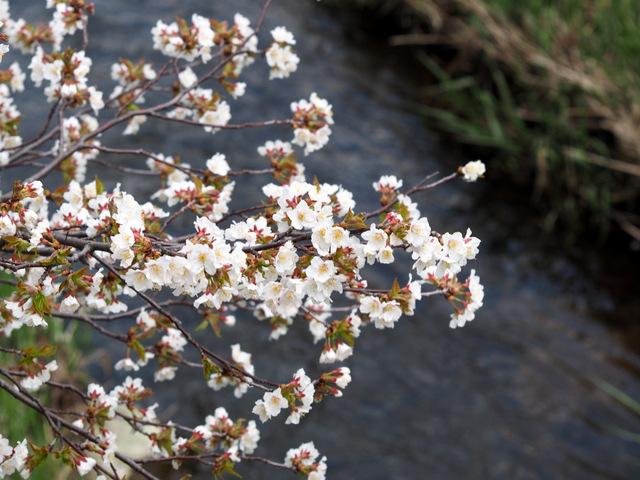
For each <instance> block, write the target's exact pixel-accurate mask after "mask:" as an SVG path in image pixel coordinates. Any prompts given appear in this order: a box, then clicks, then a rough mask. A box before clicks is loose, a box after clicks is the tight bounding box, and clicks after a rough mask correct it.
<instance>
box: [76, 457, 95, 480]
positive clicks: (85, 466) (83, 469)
mask: <svg viewBox="0 0 640 480" xmlns="http://www.w3.org/2000/svg"><path fill="white" fill-rule="evenodd" d="M95 465H96V461H95V460H94V459H93V458H91V457H83V458H82V459H80V463H78V464H77V466H76V468H77V470H78V473H79V474H80V476H82V477H84V476H85V475H86V474H87V473H89V472H90V471H91V470H93V467H95Z"/></svg>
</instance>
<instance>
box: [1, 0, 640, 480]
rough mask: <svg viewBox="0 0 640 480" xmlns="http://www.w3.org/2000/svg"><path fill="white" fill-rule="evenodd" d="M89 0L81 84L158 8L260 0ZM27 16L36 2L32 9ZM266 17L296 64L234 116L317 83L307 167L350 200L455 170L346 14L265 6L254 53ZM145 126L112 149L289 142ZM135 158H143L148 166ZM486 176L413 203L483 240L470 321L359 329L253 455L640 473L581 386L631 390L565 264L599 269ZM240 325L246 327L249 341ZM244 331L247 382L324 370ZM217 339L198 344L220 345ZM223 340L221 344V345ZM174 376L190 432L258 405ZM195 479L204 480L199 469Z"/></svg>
mask: <svg viewBox="0 0 640 480" xmlns="http://www.w3.org/2000/svg"><path fill="white" fill-rule="evenodd" d="M29 3H30V2H29ZM95 4H96V12H97V14H96V16H95V17H94V18H92V19H91V26H92V27H93V29H95V35H94V36H93V37H92V49H91V51H90V55H91V56H92V58H94V64H95V65H96V67H97V64H99V63H100V64H101V65H102V68H103V70H102V71H99V70H97V69H96V67H94V69H93V70H92V74H93V75H94V77H93V78H94V79H99V78H100V77H104V78H106V77H108V75H109V72H108V68H109V66H110V64H111V61H109V62H107V61H106V60H103V59H106V58H112V59H113V61H115V60H116V59H117V57H118V56H125V57H127V58H131V59H134V60H135V59H137V58H138V57H139V56H143V55H144V56H147V57H148V56H149V51H150V48H151V35H150V28H151V27H152V25H153V24H154V23H155V21H156V20H157V19H162V20H163V21H165V22H169V21H171V20H173V18H174V17H175V15H180V16H182V17H186V18H189V17H190V15H191V13H193V12H197V13H200V14H202V15H208V16H212V17H215V18H219V19H229V20H232V19H233V13H234V12H236V11H238V12H241V13H243V14H244V15H245V16H247V17H249V18H251V19H252V23H255V21H256V19H257V18H258V14H259V11H260V8H261V2H259V1H249V0H242V1H231V0H227V1H204V0H202V1H191V2H189V1H169V0H153V1H151V0H149V1H137V2H124V1H121V0H118V1H114V0H109V1H106V0H102V1H101V0H97V1H96V2H95ZM27 9H34V10H36V8H35V7H33V5H29V6H28V7H27ZM25 15H27V14H26V13H25ZM276 25H285V26H286V27H287V28H288V29H290V30H291V31H292V32H293V33H294V35H295V36H296V38H297V40H298V44H297V49H298V52H299V55H300V57H301V65H300V69H299V71H298V72H297V73H296V74H295V75H294V76H292V77H291V78H290V79H288V80H284V81H282V80H281V81H275V80H274V81H268V80H266V78H267V70H266V67H264V66H263V65H262V64H260V66H258V65H254V66H253V67H250V70H249V71H248V74H249V75H248V79H247V80H246V81H247V83H248V84H249V86H248V93H247V95H246V97H245V98H243V99H241V100H238V101H237V102H232V103H231V102H230V103H231V107H232V115H233V116H232V121H233V122H235V123H239V122H243V121H246V120H251V121H255V120H259V119H265V120H266V119H269V118H272V117H280V118H284V117H286V116H287V115H288V112H289V103H290V102H291V101H295V100H299V99H301V98H308V96H309V93H311V92H313V91H315V92H317V93H318V95H320V96H321V97H325V98H327V99H328V100H329V101H330V103H332V104H333V107H334V115H335V121H336V125H335V126H334V128H333V132H334V133H333V134H332V137H331V141H330V142H329V145H328V146H327V147H325V148H324V149H323V150H321V151H320V152H318V153H316V154H313V155H311V156H310V157H308V158H305V159H303V161H304V163H305V164H306V166H307V178H308V179H312V178H313V175H317V177H318V179H319V180H320V181H323V182H331V183H339V184H342V185H343V186H345V187H346V188H348V189H351V190H352V191H353V192H354V196H355V198H356V202H357V206H358V208H359V209H362V210H365V209H372V208H375V202H376V195H375V194H374V192H373V190H372V189H371V183H372V182H373V181H375V180H377V179H378V178H379V176H380V175H381V174H395V175H397V176H398V177H401V178H404V180H405V185H410V184H411V183H412V182H413V181H415V180H418V179H420V178H422V177H423V176H425V175H427V174H429V173H431V172H434V171H441V172H443V174H444V173H448V172H450V171H452V170H453V169H454V168H455V165H456V162H455V160H454V159H453V158H452V155H451V154H450V153H449V152H447V149H446V146H443V145H439V144H438V143H437V141H436V140H435V138H434V137H433V136H431V135H430V134H429V132H427V131H426V130H425V129H424V127H423V126H422V125H421V123H420V120H419V119H418V118H416V117H415V116H414V115H412V114H410V113H409V112H408V109H407V108H406V104H407V102H409V101H410V100H411V98H412V94H413V93H414V92H415V85H414V84H413V83H412V82H411V80H410V78H409V77H410V73H411V72H409V71H407V68H406V65H405V64H404V62H403V60H402V58H400V57H399V56H398V55H397V53H396V52H394V51H390V50H388V49H387V48H385V47H384V45H380V44H377V43H375V42H374V41H372V40H369V39H366V38H364V37H362V36H361V35H360V34H358V32H357V30H356V29H355V27H354V26H353V25H351V24H350V23H349V21H348V20H346V19H344V18H340V15H339V14H338V13H336V12H332V11H329V10H327V9H325V8H323V7H322V6H321V5H318V4H317V3H316V2H315V1H311V0H309V1H303V0H286V1H285V0H276V1H274V4H273V7H272V9H271V10H270V13H269V15H268V18H267V22H266V28H265V30H264V31H263V35H262V39H263V40H262V43H261V45H262V46H264V45H266V44H267V42H268V34H267V32H268V31H269V30H270V29H271V28H273V27H274V26H276ZM156 59H157V60H156V63H157V64H159V63H160V59H159V58H158V57H156ZM96 75H98V76H96ZM94 81H95V80H94ZM99 85H100V86H103V85H109V87H106V86H104V87H102V88H103V89H104V90H105V91H110V88H111V83H110V82H109V81H108V80H107V81H106V82H104V81H103V82H101V83H99ZM149 126H150V123H148V124H147V125H145V126H143V133H141V135H140V136H139V137H137V138H135V139H133V140H126V141H125V144H126V145H136V144H137V143H136V142H140V143H141V144H142V146H144V147H145V148H148V149H151V150H152V151H156V152H161V151H162V152H165V153H167V154H174V155H175V154H178V153H179V154H181V155H182V158H183V160H184V161H187V162H188V163H191V164H192V165H204V161H205V160H206V159H207V158H209V157H210V156H211V155H212V154H213V153H215V152H217V151H221V152H225V153H226V154H227V158H228V160H229V161H230V164H231V165H232V168H233V169H239V168H241V167H244V166H251V167H255V166H256V161H257V155H256V153H255V149H256V147H257V146H259V145H261V144H262V143H263V142H264V140H267V139H276V138H281V139H283V140H287V139H289V138H290V136H291V133H290V131H289V129H271V130H255V131H252V132H251V133H249V134H247V132H241V133H238V132H220V133H218V134H216V135H215V136H206V135H204V134H201V133H200V130H199V129H198V130H197V131H195V130H180V131H179V132H177V133H176V132H175V131H174V130H173V127H171V128H167V126H161V127H158V128H156V129H154V130H150V129H149ZM180 132H181V133H180ZM105 143H107V141H106V139H105ZM125 144H123V146H124V145H125ZM467 160H468V159H464V160H460V162H461V163H464V162H466V161H467ZM128 161H129V160H128ZM130 162H131V163H130V165H132V166H138V167H142V162H143V160H135V159H131V160H130ZM99 174H100V177H101V179H102V180H103V181H104V182H105V183H108V182H115V181H120V182H122V183H123V189H125V190H130V191H132V193H134V194H135V193H136V192H137V193H138V196H142V197H143V196H144V195H148V194H150V193H152V192H153V191H155V189H156V185H155V184H153V185H151V184H149V185H145V184H140V181H139V180H130V179H127V178H122V177H118V176H117V175H116V176H115V177H114V176H111V177H109V174H110V172H100V173H99ZM488 177H489V179H488V180H487V181H486V182H485V184H484V185H479V186H475V185H467V184H463V183H462V182H453V183H449V184H446V185H444V186H442V188H437V189H435V190H432V191H429V192H426V193H424V194H422V195H421V196H420V197H416V198H417V200H418V201H419V203H420V204H421V211H422V213H423V214H424V215H427V216H428V217H429V219H430V222H431V224H432V226H433V227H434V229H436V230H438V231H441V232H443V231H447V230H448V231H455V230H463V229H465V228H466V227H467V226H469V227H471V228H472V230H473V232H474V234H475V235H477V236H478V237H480V238H481V239H482V244H481V249H480V256H479V259H478V260H477V261H476V262H475V264H474V265H472V266H473V268H476V270H477V271H478V274H479V275H480V277H481V279H482V283H483V284H484V285H485V293H486V296H485V306H484V308H483V309H481V310H480V311H479V313H478V316H477V318H476V320H475V321H474V322H473V323H471V324H470V325H467V326H466V327H464V328H463V329H459V330H455V331H454V330H450V329H449V327H448V320H447V319H448V316H449V313H450V310H449V308H448V304H446V302H444V301H443V300H442V299H435V300H432V301H429V300H427V301H425V302H423V304H422V306H421V307H420V308H419V310H418V311H417V312H416V315H415V316H414V317H411V318H403V319H401V320H400V322H399V324H398V325H397V327H396V328H395V329H394V330H388V331H378V330H374V329H372V328H368V329H365V330H364V331H363V334H362V336H361V338H360V339H359V340H360V341H359V343H357V344H356V352H355V355H354V357H352V358H350V359H348V361H347V362H346V365H348V366H349V367H350V368H351V370H352V376H353V378H354V380H353V382H352V383H351V385H349V387H348V388H347V389H346V391H345V395H344V397H343V398H342V399H327V400H325V401H324V402H322V403H321V404H319V405H317V406H314V410H313V411H312V412H311V414H310V415H309V416H308V417H307V418H305V419H304V420H303V421H302V422H301V424H300V425H299V426H289V425H287V426H284V425H282V424H283V422H284V419H283V418H276V419H275V420H272V421H270V422H268V423H267V424H265V425H263V426H261V427H259V428H260V429H261V432H262V440H261V444H260V448H259V450H258V451H257V452H256V453H257V454H259V455H263V456H265V457H270V458H273V459H275V460H281V459H283V458H284V454H285V452H286V450H287V449H288V448H290V447H295V446H298V445H299V444H300V443H302V442H305V441H309V440H314V442H315V444H316V447H317V448H318V449H319V450H320V452H321V453H322V454H323V455H327V456H328V459H329V460H328V465H329V471H328V478H332V479H363V480H364V479H367V480H383V479H385V480H386V479H396V480H404V479H407V480H408V479H433V480H447V479H485V478H486V479H505V480H506V479H527V480H528V479H556V478H561V479H633V478H640V447H639V446H638V444H634V443H632V442H630V441H627V440H625V439H623V438H621V436H620V435H619V434H618V433H616V431H615V429H625V430H628V431H630V432H634V433H635V432H640V418H638V417H637V416H634V415H633V414H631V413H630V412H629V411H628V410H626V409H625V408H624V407H622V406H621V405H620V404H619V403H617V402H616V401H615V400H613V399H612V398H611V397H609V396H608V395H607V394H605V393H604V392H602V391H601V390H600V389H599V388H597V387H596V386H594V384H593V383H592V380H591V379H592V378H594V377H597V378H602V379H605V380H607V381H608V382H610V383H612V384H614V385H616V386H617V387H618V388H620V389H621V390H623V391H625V392H626V393H627V394H629V395H631V396H632V397H633V398H636V399H640V383H639V382H638V372H639V371H640V362H639V361H638V358H637V357H636V356H635V355H634V354H632V353H630V352H629V351H627V350H626V349H625V348H624V347H623V346H622V344H621V342H620V341H619V339H617V338H615V336H614V334H613V333H611V332H610V331H609V330H608V329H607V328H606V327H605V326H603V324H602V323H601V322H599V321H598V313H599V312H601V311H607V312H609V314H610V315H613V316H615V314H616V312H617V311H619V310H618V308H619V305H617V300H616V299H615V298H614V297H613V296H612V294H610V293H608V291H607V290H606V289H603V288H601V287H599V286H598V285H599V284H598V283H596V282H595V281H594V280H591V279H590V278H588V277H586V276H585V275H584V273H583V272H584V271H586V270H583V269H581V268H580V267H579V266H577V265H576V264H575V262H574V261H573V259H575V258H583V259H585V260H584V261H585V262H587V263H589V269H587V270H589V271H592V272H596V273H597V272H599V271H600V270H603V269H604V268H605V267H604V266H601V263H600V261H599V260H598V259H597V258H594V257H592V256H591V255H592V254H591V253H588V252H587V251H585V252H568V251H566V250H564V249H563V248H561V247H558V250H557V251H555V252H549V251H548V250H542V249H541V240H540V238H541V235H540V234H539V232H537V231H536V229H535V227H534V226H532V225H530V224H529V223H528V220H529V216H530V215H529V212H528V211H527V207H526V206H523V205H517V204H513V203H511V202H510V201H506V200H505V199H504V197H503V196H502V195H501V194H498V193H496V192H500V191H503V190H504V186H500V185H493V184H492V183H491V175H490V173H489V175H488ZM88 178H91V177H90V176H88ZM261 184H262V179H257V180H256V182H255V185H251V186H250V188H248V189H247V190H246V191H243V192H242V193H243V195H244V194H245V193H246V195H248V196H250V195H253V193H252V189H253V187H258V186H260V185H261ZM111 186H112V185H111ZM5 188H6V187H4V186H3V190H4V189H5ZM107 188H110V187H109V185H107ZM238 193H240V192H238V191H236V195H238ZM480 199H482V201H480ZM242 201H247V200H246V199H245V200H240V202H242ZM236 205H237V204H236ZM463 231H464V230H463ZM559 243H560V242H559ZM404 271H407V270H406V265H399V266H398V267H397V271H395V272H391V273H389V272H388V271H385V270H377V271H376V272H375V273H376V274H377V277H374V278H373V282H374V283H376V284H378V285H380V286H389V285H390V283H391V281H392V279H393V276H395V275H399V276H400V280H401V282H402V281H403V280H404V279H405V278H406V277H405V274H404V273H403V272H404ZM631 285H633V280H631ZM627 311H629V312H631V311H634V309H633V308H628V307H627ZM635 311H637V310H635ZM245 327H247V328H250V331H251V332H252V333H250V334H249V335H250V337H249V338H247V335H248V334H247V333H245V332H246V331H247V330H244V328H245ZM255 327H256V325H255V321H254V320H252V319H239V321H238V325H237V327H236V329H235V330H234V331H231V333H230V334H229V337H228V338H230V339H231V340H233V339H234V338H237V339H238V340H240V341H241V342H242V345H243V348H244V349H245V350H248V351H251V352H253V353H254V363H255V364H256V368H257V374H258V375H261V376H268V375H275V376H276V378H280V379H282V381H288V379H289V378H290V375H291V373H292V371H293V370H292V368H294V367H297V366H299V365H302V366H304V367H305V368H306V369H307V370H308V371H309V372H314V373H317V372H319V371H321V370H322V369H319V368H318V366H317V365H315V360H316V359H317V357H318V354H319V349H318V346H317V345H316V346H311V343H310V338H309V335H308V334H307V333H306V331H305V328H302V327H301V328H293V329H292V331H291V332H290V333H289V335H288V336H287V337H284V338H283V339H281V340H280V341H278V342H271V343H268V342H266V341H265V339H266V337H267V335H268V332H267V329H266V326H264V325H258V327H259V328H255ZM223 340H224V339H223ZM216 342H219V341H218V340H212V341H211V346H212V347H215V346H216V345H220V343H216ZM224 345H226V340H225V343H224ZM221 348H224V349H225V350H224V351H223V354H225V352H227V351H228V350H226V349H227V348H228V347H227V346H224V347H221ZM267 359H272V360H267ZM270 362H271V363H270ZM179 382H180V383H177V384H174V385H157V386H155V388H154V389H155V390H156V391H158V392H161V391H163V390H166V389H167V388H168V389H169V391H168V393H167V392H163V393H162V394H161V395H162V396H163V397H161V398H164V400H163V401H164V402H168V403H170V404H173V405H174V407H176V408H175V409H176V411H177V414H176V416H177V419H178V421H181V422H187V423H190V424H191V425H195V424H198V423H201V422H202V421H203V419H204V417H205V416H206V415H208V414H212V413H213V411H214V409H215V407H216V406H218V405H219V404H222V405H224V406H227V407H229V411H230V413H231V415H232V417H234V418H236V417H238V416H247V412H248V411H250V409H251V405H252V404H253V402H254V401H255V399H256V398H257V395H254V394H253V393H249V394H248V395H247V396H246V398H244V399H243V400H242V401H241V402H238V403H237V404H236V405H233V406H229V405H228V402H227V399H228V397H226V396H224V394H219V393H215V392H212V391H211V390H209V389H206V388H203V383H202V374H201V372H200V371H194V372H186V371H182V370H181V373H180V381H179ZM249 415H250V414H249ZM239 472H240V473H242V474H243V475H245V478H251V479H257V478H264V479H276V478H278V479H279V478H294V477H293V475H291V474H289V473H288V472H285V471H280V470H277V469H272V468H269V467H265V466H262V465H260V466H258V467H257V468H256V467H252V466H249V467H247V466H245V467H244V469H240V470H239ZM181 474H184V472H181ZM176 478H178V477H176ZM194 478H208V476H207V475H206V472H201V473H198V472H196V476H195V477H194Z"/></svg>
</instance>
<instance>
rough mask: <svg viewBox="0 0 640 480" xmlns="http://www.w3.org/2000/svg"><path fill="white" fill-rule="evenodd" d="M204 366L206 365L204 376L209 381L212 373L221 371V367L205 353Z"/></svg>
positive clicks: (203, 357)
mask: <svg viewBox="0 0 640 480" xmlns="http://www.w3.org/2000/svg"><path fill="white" fill-rule="evenodd" d="M202 366H203V367H204V378H205V379H206V380H207V381H208V380H209V378H210V377H211V374H218V373H220V372H221V370H220V367H218V366H217V365H216V364H215V363H213V362H212V361H211V360H209V359H208V358H207V357H205V356H204V355H203V356H202Z"/></svg>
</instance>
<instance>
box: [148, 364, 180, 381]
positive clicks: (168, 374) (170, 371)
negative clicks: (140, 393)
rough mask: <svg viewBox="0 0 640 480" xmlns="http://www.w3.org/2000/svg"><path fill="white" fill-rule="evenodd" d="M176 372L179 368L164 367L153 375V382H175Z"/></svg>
mask: <svg viewBox="0 0 640 480" xmlns="http://www.w3.org/2000/svg"><path fill="white" fill-rule="evenodd" d="M176 370H178V367H162V368H161V369H160V370H156V372H155V373H154V374H153V380H154V381H155V382H164V381H166V380H173V379H174V378H175V377H176Z"/></svg>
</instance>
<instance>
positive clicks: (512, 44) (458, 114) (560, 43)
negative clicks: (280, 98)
mask: <svg viewBox="0 0 640 480" xmlns="http://www.w3.org/2000/svg"><path fill="white" fill-rule="evenodd" d="M325 3H329V4H331V6H332V7H335V6H337V5H338V4H342V5H344V2H337V1H335V0H334V1H333V2H331V0H329V1H328V2H325ZM347 3H349V5H350V8H354V9H356V11H357V12H359V13H360V14H362V12H366V13H367V14H369V18H375V19H376V22H375V23H376V24H377V26H378V27H380V26H382V27H383V28H378V31H384V34H385V35H387V36H388V41H389V42H390V43H391V44H392V45H396V46H398V47H399V48H401V47H409V48H412V49H413V52H414V55H415V57H416V59H417V61H418V63H419V65H420V67H421V68H420V70H419V73H418V74H419V75H421V78H422V80H421V81H422V82H423V84H424V87H423V88H422V95H421V98H420V99H418V100H419V105H418V106H417V107H416V109H417V110H418V111H419V112H420V113H421V114H422V115H423V116H424V118H425V119H426V120H427V121H428V123H429V124H430V126H431V127H432V128H434V129H436V130H439V131H440V132H441V133H443V134H444V135H445V137H446V138H450V139H452V140H453V141H454V142H455V143H457V144H459V145H461V146H465V147H469V148H470V151H471V152H472V153H473V154H475V155H477V156H478V157H480V158H482V159H483V160H485V161H486V162H487V163H488V164H489V172H490V176H493V175H494V174H495V173H497V172H501V173H502V174H503V175H506V176H508V178H510V179H513V180H514V181H515V182H516V185H518V186H521V185H527V186H528V188H530V192H531V198H532V199H533V200H534V203H535V205H536V206H537V207H538V209H539V212H540V215H541V217H540V218H541V219H542V223H543V225H544V226H545V227H546V228H547V229H548V230H553V229H556V228H561V229H562V232H563V233H564V234H565V235H566V238H567V239H569V240H571V239H573V238H574V237H575V236H576V235H580V234H584V233H597V234H599V236H600V239H604V238H606V237H607V235H608V234H609V233H610V232H611V227H612V226H613V225H616V226H617V227H619V228H620V229H622V230H623V231H625V232H626V233H627V234H629V235H631V236H632V237H634V238H635V239H640V215H639V213H640V211H639V209H638V199H639V198H638V197H639V193H640V88H639V86H640V76H639V75H638V72H640V35H638V31H639V27H640V9H638V5H637V2H635V0H530V1H528V2H512V1H509V0H349V2H347ZM615 230H619V229H618V228H616V229H615Z"/></svg>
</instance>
